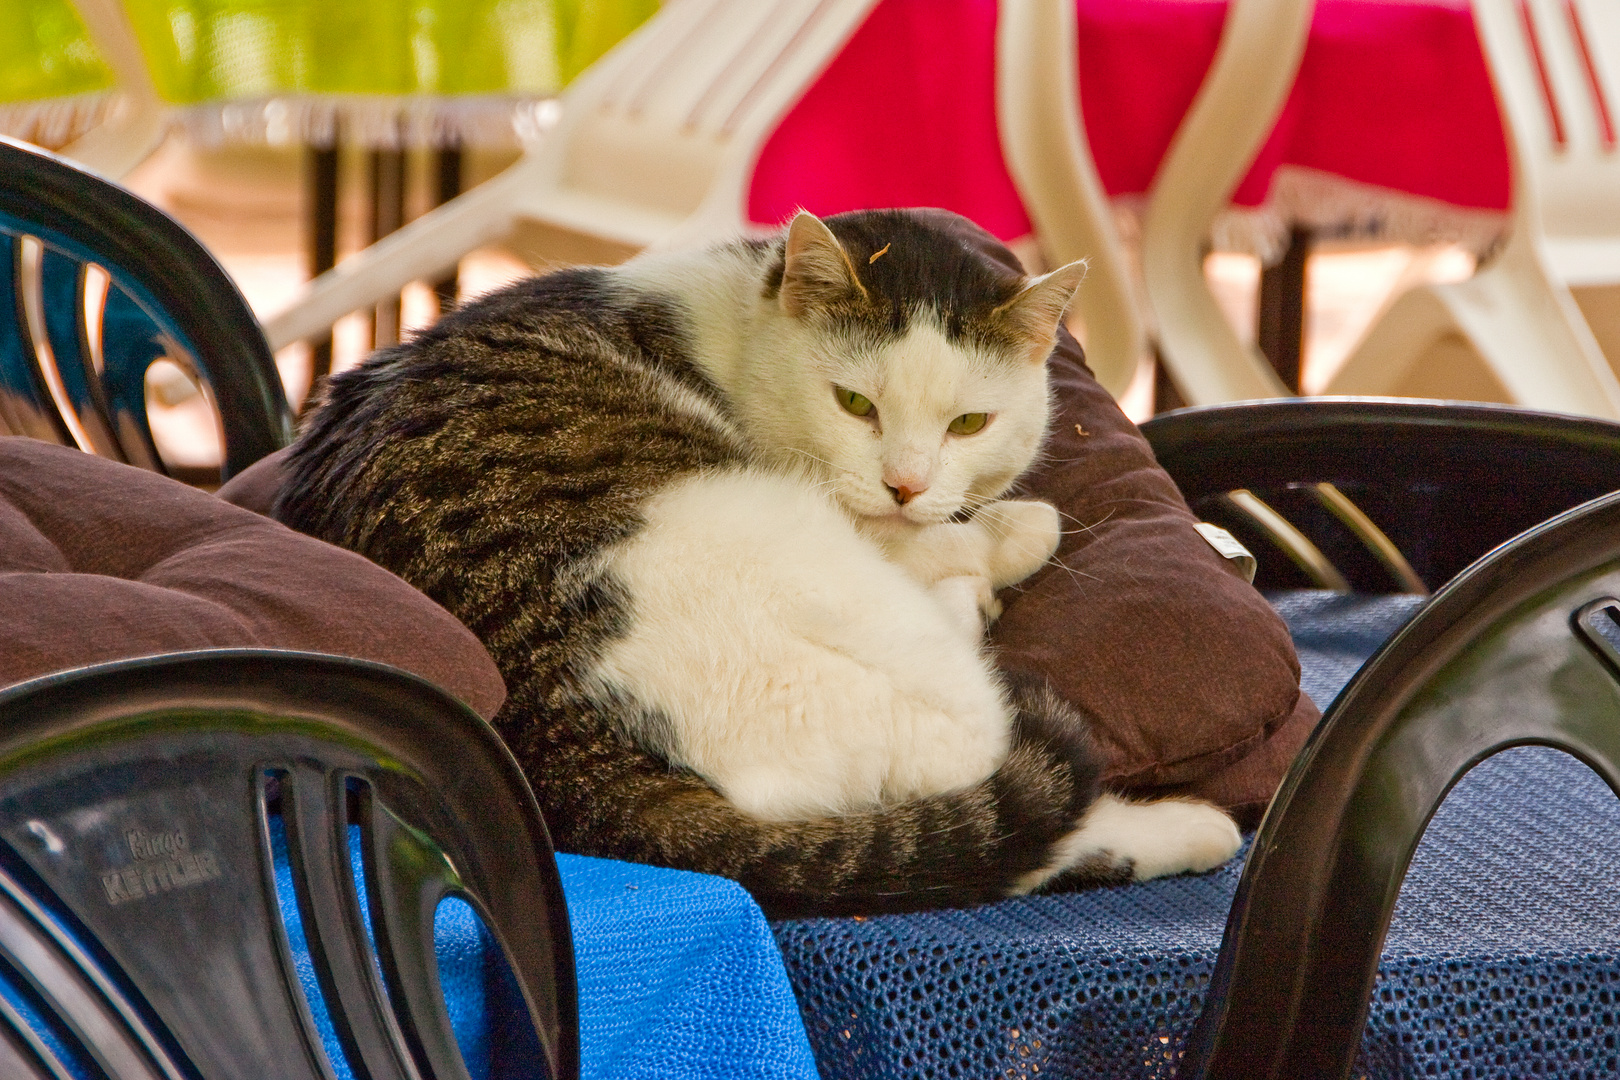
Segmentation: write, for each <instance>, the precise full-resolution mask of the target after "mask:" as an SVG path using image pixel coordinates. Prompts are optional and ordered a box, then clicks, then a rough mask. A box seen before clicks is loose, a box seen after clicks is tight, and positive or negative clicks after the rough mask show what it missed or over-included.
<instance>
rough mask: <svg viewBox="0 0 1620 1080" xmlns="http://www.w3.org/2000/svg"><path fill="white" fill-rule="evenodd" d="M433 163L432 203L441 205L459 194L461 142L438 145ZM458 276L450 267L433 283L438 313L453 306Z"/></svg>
mask: <svg viewBox="0 0 1620 1080" xmlns="http://www.w3.org/2000/svg"><path fill="white" fill-rule="evenodd" d="M434 164H435V165H436V166H437V172H438V186H437V188H436V190H435V191H434V201H433V205H434V206H443V205H444V204H445V203H447V202H449V201H450V200H451V199H453V198H455V197H456V196H457V195H460V194H461V143H460V142H459V141H456V142H447V143H446V144H445V145H444V146H442V147H440V148H439V150H438V151H437V153H436V154H435V155H434ZM459 277H460V275H459V273H458V272H457V271H456V270H454V269H452V270H451V271H450V273H449V274H448V275H447V276H446V277H444V278H443V279H442V280H440V281H436V282H434V283H433V291H434V292H435V293H436V294H438V297H439V314H441V315H443V314H444V313H445V312H447V311H449V310H450V309H451V308H452V307H455V304H456V294H457V292H458V291H459V289H460V284H461V283H460V281H459Z"/></svg>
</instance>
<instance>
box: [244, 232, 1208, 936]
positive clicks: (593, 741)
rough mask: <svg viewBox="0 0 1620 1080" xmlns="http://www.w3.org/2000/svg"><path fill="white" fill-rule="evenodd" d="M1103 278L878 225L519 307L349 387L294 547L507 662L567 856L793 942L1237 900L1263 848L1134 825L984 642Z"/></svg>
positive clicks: (465, 316) (1152, 815) (564, 286)
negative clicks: (1162, 890)
mask: <svg viewBox="0 0 1620 1080" xmlns="http://www.w3.org/2000/svg"><path fill="white" fill-rule="evenodd" d="M1083 273H1084V267H1083V265H1081V264H1074V265H1071V266H1066V267H1063V268H1061V269H1059V270H1056V271H1053V272H1052V273H1050V274H1046V275H1044V276H1041V277H1036V278H1024V277H1020V276H1019V275H1016V274H1013V273H1011V272H1010V271H1008V270H1006V269H1005V268H1003V267H1001V266H998V265H996V264H994V263H992V262H991V261H989V260H988V259H986V258H985V257H984V256H982V255H980V254H978V253H975V252H973V251H972V250H970V249H969V248H968V247H967V246H966V245H964V244H963V243H962V242H961V241H960V240H958V239H957V238H955V237H954V236H952V235H951V234H950V232H949V230H948V229H947V228H946V227H944V226H943V225H942V224H941V222H940V221H939V220H938V219H937V218H935V217H931V216H928V215H925V214H921V213H914V212H905V211H864V212H857V213H852V214H843V215H837V216H833V217H829V218H827V219H826V220H825V221H823V220H821V219H818V218H816V217H815V216H813V215H811V214H809V213H802V212H801V213H800V214H798V215H797V216H796V217H795V218H794V219H793V220H792V222H791V223H790V224H789V225H788V226H787V227H786V228H785V229H784V230H783V231H782V232H781V233H780V234H779V235H777V236H775V237H774V238H770V239H763V240H736V241H731V242H725V243H720V244H717V245H715V246H712V247H709V248H706V249H702V250H697V251H680V252H663V253H656V254H647V255H643V256H640V257H638V258H637V259H634V260H631V261H630V262H629V263H626V264H624V265H623V266H620V267H617V268H574V269H567V270H560V271H555V272H553V273H550V274H547V275H544V276H540V277H536V278H532V279H529V280H525V281H521V282H518V283H516V284H514V285H511V286H509V287H507V288H505V289H503V290H500V291H497V292H495V293H492V294H489V295H487V296H485V297H483V298H481V299H478V300H476V301H473V302H470V303H468V304H466V305H464V306H462V307H460V308H459V309H457V310H455V311H453V312H451V313H449V314H448V315H447V316H445V317H444V318H442V319H441V320H440V321H439V322H438V323H436V324H435V325H433V326H432V327H430V328H428V329H426V330H424V331H422V332H421V333H420V334H418V335H416V336H415V337H414V338H412V339H410V340H408V341H406V342H405V343H402V344H400V345H396V346H393V347H391V348H388V349H384V350H381V351H379V352H377V353H375V354H374V355H373V356H371V357H370V358H368V359H367V360H366V361H365V362H364V363H363V364H362V365H360V366H359V367H357V368H355V369H353V370H351V371H349V372H346V373H343V374H341V375H338V376H335V377H334V378H333V379H331V381H330V383H329V385H328V387H327V389H326V391H325V393H324V398H323V401H322V402H321V404H320V406H319V408H318V409H317V411H316V412H315V413H314V414H313V416H312V417H311V419H310V421H309V422H308V424H307V425H306V427H305V429H304V431H303V432H302V434H301V435H300V437H299V439H298V440H297V442H296V443H295V445H294V448H293V450H292V452H291V454H290V456H289V459H288V464H287V473H286V477H287V478H286V480H285V482H284V484H283V487H282V489H281V492H280V495H279V497H278V500H277V503H276V508H275V513H276V515H277V516H278V517H279V518H281V519H282V520H283V521H285V522H286V523H288V524H290V525H292V526H294V527H296V528H299V529H301V530H303V531H305V532H308V533H311V534H313V535H315V536H319V537H322V538H324V539H326V540H329V541H332V542H334V543H337V544H340V545H342V546H345V547H349V548H352V549H354V550H356V551H358V552H360V553H362V554H364V555H366V556H368V557H369V558H371V559H372V560H373V561H375V562H378V563H380V564H381V565H383V566H385V567H387V568H388V569H390V570H393V571H394V572H395V573H397V574H399V575H400V576H402V577H403V578H405V580H407V581H409V582H411V583H412V584H414V585H415V586H417V587H418V588H420V589H421V590H422V591H424V592H426V593H427V594H428V595H429V596H431V597H433V598H434V599H435V600H437V601H438V602H439V603H440V604H442V605H444V606H445V607H446V608H448V609H449V610H450V611H451V612H452V613H453V614H455V615H456V616H457V617H458V618H460V619H461V620H462V621H463V622H464V623H465V624H466V625H467V626H468V627H469V628H470V629H471V630H472V631H473V632H474V633H475V634H476V635H477V636H478V637H479V638H480V639H481V640H482V641H483V642H484V644H485V646H486V647H487V648H488V649H489V651H490V653H491V655H492V656H493V657H494V658H495V661H496V663H497V665H498V666H499V667H500V669H501V672H502V675H503V676H504V678H505V680H506V683H507V687H508V691H509V697H508V699H507V702H506V704H505V705H504V707H503V708H502V710H501V712H500V713H499V714H498V715H497V716H496V718H495V726H496V728H497V730H498V731H499V732H500V733H501V735H502V736H503V737H504V738H505V739H506V741H507V743H508V745H509V746H510V747H511V749H512V751H513V753H514V754H515V755H516V757H517V759H518V761H519V763H520V764H521V765H522V767H523V769H524V771H525V773H526V774H527V775H528V776H529V778H530V780H531V782H532V784H533V786H534V789H535V794H536V796H537V798H538V801H539V803H540V806H541V809H542V811H543V813H544V816H545V819H546V822H547V825H548V827H549V828H550V830H551V832H552V836H553V838H554V840H555V842H556V844H557V847H558V848H559V849H560V850H563V851H572V852H577V853H583V854H591V855H601V856H608V857H617V858H625V859H631V860H637V861H643V862H650V863H656V864H660V865H665V866H673V867H678V868H684V869H690V870H698V871H706V872H709V873H715V874H721V875H725V876H728V877H732V878H734V879H736V880H738V881H740V882H741V883H742V884H743V885H744V886H745V887H746V888H748V889H749V890H750V892H751V893H752V894H753V895H754V897H755V899H756V900H758V901H759V903H760V904H761V906H762V907H764V909H765V910H766V912H767V914H769V915H772V916H774V917H782V916H798V915H826V914H850V913H877V912H889V911H905V910H914V909H919V908H928V907H942V906H962V905H968V904H975V903H980V902H985V901H989V900H995V899H1000V898H1002V897H1006V896H1011V895H1017V894H1020V893H1026V892H1029V891H1032V890H1035V889H1048V890H1050V889H1057V888H1069V887H1078V886H1081V885H1087V884H1097V883H1111V882H1122V881H1128V880H1133V879H1143V878H1148V877H1153V876H1158V875H1161V874H1170V873H1178V872H1182V871H1187V870H1204V869H1208V868H1211V867H1213V866H1216V865H1219V864H1220V863H1222V862H1225V861H1226V860H1227V859H1228V858H1230V857H1231V855H1232V854H1233V853H1234V852H1235V851H1236V850H1237V847H1238V843H1239V837H1238V833H1237V830H1236V827H1235V826H1234V825H1233V823H1232V822H1231V820H1230V819H1229V818H1227V817H1226V816H1225V815H1224V814H1223V813H1222V812H1221V811H1219V810H1218V809H1216V808H1215V807H1212V806H1209V805H1207V804H1202V803H1195V802H1190V801H1175V800H1168V801H1161V802H1156V803H1133V802H1129V801H1127V800H1124V799H1122V798H1119V797H1117V796H1115V795H1112V794H1109V793H1106V792H1104V791H1102V790H1101V789H1100V786H1099V783H1098V774H1099V766H1098V763H1097V760H1096V759H1095V756H1094V752H1093V750H1092V748H1091V745H1090V742H1089V737H1088V735H1087V724H1086V720H1085V719H1084V718H1083V717H1082V716H1080V715H1078V714H1077V712H1076V711H1075V710H1074V709H1072V708H1071V707H1070V706H1068V705H1067V704H1065V703H1064V702H1063V701H1062V700H1060V699H1059V698H1058V697H1057V696H1056V695H1055V694H1053V693H1052V692H1051V691H1050V689H1049V688H1047V687H1046V686H1045V685H1044V684H1043V683H1041V682H1040V681H1039V680H1033V679H1027V678H1023V679H1020V678H1013V677H1008V676H1003V675H1000V674H998V673H997V671H996V670H995V667H994V665H993V663H992V658H991V657H990V655H989V654H988V652H987V651H986V649H985V647H984V644H983V640H982V639H983V634H984V626H985V620H986V619H989V618H993V617H994V616H995V614H996V612H997V610H998V609H997V607H996V602H995V599H994V593H995V590H997V589H999V588H1002V587H1004V586H1006V585H1009V584H1012V583H1014V582H1016V581H1018V580H1021V579H1022V578H1023V577H1025V576H1027V575H1028V574H1030V573H1032V572H1033V571H1034V570H1035V569H1036V568H1038V567H1039V566H1040V565H1042V564H1043V563H1044V562H1045V561H1046V560H1047V559H1048V558H1049V557H1050V556H1051V554H1052V552H1053V550H1054V549H1055V548H1056V546H1057V542H1058V539H1059V531H1058V530H1059V515H1058V513H1057V511H1056V510H1055V509H1054V508H1053V507H1051V506H1049V505H1047V504H1045V503H1040V502H1035V501H1028V500H1013V499H1007V498H1005V497H1004V496H1005V495H1006V494H1007V492H1008V491H1009V490H1010V489H1011V488H1012V486H1013V485H1014V483H1015V481H1016V479H1017V477H1018V476H1019V474H1021V473H1022V472H1024V471H1025V470H1026V468H1027V467H1028V466H1029V465H1030V464H1031V462H1032V461H1034V460H1035V458H1036V456H1037V454H1038V453H1039V450H1040V446H1041V443H1042V440H1043V438H1044V436H1045V432H1046V427H1047V423H1048V416H1049V412H1050V405H1049V400H1048V391H1047V385H1046V372H1045V360H1046V358H1047V356H1048V355H1049V354H1050V352H1051V350H1052V347H1053V343H1054V340H1055V334H1056V330H1057V326H1058V324H1059V320H1060V319H1061V317H1062V314H1063V311H1064V309H1065V307H1066V306H1067V305H1068V303H1069V301H1070V299H1071V298H1072V296H1073V293H1074V291H1075V289H1076V288H1077V286H1078V285H1079V282H1080V278H1081V277H1082V275H1083ZM1075 647H1076V648H1080V647H1083V646H1082V644H1081V643H1078V642H1077V643H1076V646H1075Z"/></svg>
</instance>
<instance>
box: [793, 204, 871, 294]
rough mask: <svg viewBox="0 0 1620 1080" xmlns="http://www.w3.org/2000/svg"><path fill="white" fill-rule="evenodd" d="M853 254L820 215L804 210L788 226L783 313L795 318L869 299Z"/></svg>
mask: <svg viewBox="0 0 1620 1080" xmlns="http://www.w3.org/2000/svg"><path fill="white" fill-rule="evenodd" d="M866 295H867V293H866V286H864V285H862V284H861V279H860V278H859V277H858V276H857V275H856V273H855V264H854V263H853V262H851V261H850V259H849V252H847V251H845V250H844V246H843V245H842V244H840V243H839V242H838V237H836V236H834V235H833V233H832V230H831V229H829V228H827V226H826V225H825V224H824V223H823V222H822V220H821V219H820V218H818V217H816V215H814V214H812V213H809V212H808V211H805V210H801V211H799V213H798V215H797V216H796V217H794V219H793V222H792V224H790V225H789V226H788V231H787V247H786V250H785V252H784V255H783V264H782V287H781V289H780V290H779V292H778V294H777V296H778V299H779V300H780V302H781V304H782V310H783V311H785V312H787V313H788V314H789V315H792V316H794V317H795V318H802V317H803V316H804V315H805V314H806V313H807V312H810V311H814V310H815V309H816V308H820V307H825V306H827V305H829V304H832V303H836V302H838V301H840V300H846V299H848V298H850V297H851V296H860V297H865V296H866Z"/></svg>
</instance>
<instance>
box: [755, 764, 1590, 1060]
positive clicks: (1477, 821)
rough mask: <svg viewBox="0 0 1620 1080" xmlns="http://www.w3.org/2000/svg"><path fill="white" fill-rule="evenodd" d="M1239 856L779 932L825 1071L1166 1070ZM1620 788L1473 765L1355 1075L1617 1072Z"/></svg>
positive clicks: (1427, 854)
mask: <svg viewBox="0 0 1620 1080" xmlns="http://www.w3.org/2000/svg"><path fill="white" fill-rule="evenodd" d="M1244 854H1246V851H1245V852H1244V853H1243V854H1240V856H1239V858H1238V859H1236V860H1234V861H1233V862H1232V863H1231V864H1229V865H1228V866H1226V867H1224V868H1222V869H1220V870H1218V871H1216V872H1214V873H1212V874H1207V875H1203V876H1199V877H1182V878H1173V879H1170V880H1167V881H1156V882H1147V883H1144V884H1141V885H1132V886H1126V887H1123V888H1117V889H1102V890H1098V891H1095V892H1089V893H1079V894H1075V895H1071V896H1059V897H1037V898H1031V899H1020V900H1012V901H1006V902H1003V903H1000V904H994V905H990V906H987V907H983V908H978V909H974V910H970V911H949V912H933V913H928V914H922V915H910V916H903V917H883V918H872V919H865V920H855V919H826V920H805V921H800V922H784V923H780V924H778V925H777V927H776V933H777V940H778V941H779V942H780V943H781V945H782V949H783V953H784V955H785V956H786V959H787V964H788V972H789V974H790V975H791V976H792V978H793V982H794V988H795V989H796V990H797V991H798V994H799V999H800V1002H801V1004H802V1006H803V1009H804V1014H805V1019H806V1026H807V1027H808V1029H809V1033H810V1041H811V1044H812V1045H813V1046H814V1047H815V1050H816V1058H817V1061H818V1062H819V1064H820V1066H821V1070H822V1076H823V1078H824V1080H838V1078H845V1077H847V1078H855V1077H862V1078H877V1077H983V1078H986V1080H988V1078H991V1077H996V1078H1005V1077H1008V1076H1016V1077H1025V1076H1028V1077H1037V1076H1057V1077H1086V1078H1088V1080H1091V1078H1094V1080H1107V1078H1111V1077H1168V1076H1170V1075H1171V1074H1172V1070H1173V1066H1174V1063H1175V1060H1176V1055H1177V1053H1178V1052H1179V1050H1180V1049H1181V1047H1182V1046H1183V1044H1184V1042H1185V1040H1186V1037H1187V1034H1188V1032H1189V1031H1190V1030H1191V1027H1192V1023H1193V1021H1194V1019H1195V1018H1196V1017H1197V1015H1198V1010H1199V1009H1200V1008H1201V1007H1202V1006H1203V1000H1204V991H1205V986H1206V984H1207V982H1208V978H1209V973H1210V972H1211V971H1212V970H1213V968H1214V964H1215V955H1216V953H1217V951H1218V950H1219V949H1220V941H1221V931H1222V928H1223V926H1224V924H1225V920H1226V910H1227V908H1228V907H1229V906H1230V904H1231V900H1232V895H1233V892H1234V891H1235V889H1236V886H1237V879H1238V873H1239V870H1240V868H1241V865H1242V858H1243V855H1244ZM1616 881H1620V801H1617V800H1616V799H1615V797H1614V796H1613V795H1612V794H1610V793H1609V791H1608V788H1607V787H1605V786H1604V785H1603V783H1602V781H1600V780H1599V779H1598V778H1597V777H1596V776H1595V775H1594V774H1593V773H1592V772H1591V771H1590V770H1588V769H1587V768H1586V767H1585V766H1584V765H1582V764H1580V763H1579V762H1577V761H1575V760H1574V759H1573V758H1569V757H1567V756H1565V755H1563V754H1560V753H1558V752H1556V751H1552V750H1546V749H1543V748H1524V749H1519V750H1512V751H1508V752H1507V753H1505V754H1502V755H1499V756H1498V757H1496V758H1493V759H1491V760H1489V761H1487V762H1485V763H1484V764H1482V765H1480V766H1479V767H1478V768H1476V769H1475V770H1474V771H1473V772H1472V773H1471V774H1469V776H1467V777H1466V778H1464V780H1463V781H1462V783H1461V784H1459V785H1458V786H1457V788H1456V789H1454V790H1453V792H1452V794H1451V796H1450V797H1449V798H1448V799H1447V800H1446V802H1445V803H1444V804H1443V805H1442V807H1441V809H1440V812H1439V813H1438V814H1437V815H1436V816H1435V819H1434V821H1433V822H1432V823H1431V824H1430V826H1429V830H1428V832H1427V833H1426V834H1425V836H1424V840H1423V843H1422V845H1421V846H1420V847H1419V849H1418V853H1417V856H1416V858H1415V859H1414V862H1413V865H1412V870H1411V873H1410V874H1409V876H1408V878H1407V882H1406V886H1405V887H1404V889H1403V890H1402V892H1401V898H1400V902H1399V904H1398V905H1397V908H1396V914H1395V920H1394V923H1393V925H1392V926H1391V928H1390V933H1389V938H1388V941H1387V943H1386V946H1385V950H1384V960H1383V967H1382V973H1381V975H1380V978H1379V982H1378V986H1377V990H1376V992H1375V994H1374V998H1373V1004H1372V1015H1371V1018H1370V1020H1369V1023H1368V1032H1367V1038H1366V1042H1365V1046H1366V1050H1365V1052H1364V1060H1363V1061H1362V1062H1361V1064H1360V1067H1358V1069H1357V1071H1356V1075H1357V1076H1360V1075H1364V1074H1365V1075H1367V1076H1369V1077H1372V1078H1374V1080H1376V1078H1379V1077H1391V1078H1393V1077H1412V1076H1447V1077H1461V1078H1469V1077H1530V1076H1556V1077H1586V1076H1590V1077H1598V1076H1603V1077H1612V1076H1614V1075H1616V1073H1620V1052H1617V1050H1616V1048H1615V1043H1616V1037H1617V1035H1620V1022H1617V1015H1620V1004H1617V1000H1620V891H1617V890H1616V889H1615V888H1614V883H1615V882H1616Z"/></svg>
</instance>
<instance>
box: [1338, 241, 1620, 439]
mask: <svg viewBox="0 0 1620 1080" xmlns="http://www.w3.org/2000/svg"><path fill="white" fill-rule="evenodd" d="M1447 333H1456V334H1459V335H1460V336H1462V337H1463V338H1464V339H1465V340H1466V341H1467V342H1468V343H1469V344H1470V345H1471V346H1472V347H1473V348H1474V350H1475V351H1476V352H1477V353H1478V354H1479V356H1480V358H1481V359H1482V360H1483V361H1484V363H1485V366H1486V367H1487V368H1489V370H1490V371H1491V373H1492V375H1494V376H1495V377H1496V379H1497V380H1499V381H1500V382H1501V384H1502V386H1503V388H1504V389H1505V390H1506V391H1507V394H1508V397H1509V398H1510V400H1511V403H1513V404H1517V405H1525V406H1529V407H1531V408H1537V409H1545V410H1548V411H1552V412H1565V413H1575V414H1578V415H1586V416H1602V417H1606V418H1609V419H1620V381H1617V380H1616V379H1615V376H1614V372H1613V371H1612V370H1611V369H1610V368H1609V364H1608V361H1607V360H1605V359H1604V357H1603V352H1602V350H1601V349H1600V348H1599V347H1598V344H1597V339H1596V338H1594V337H1593V336H1592V332H1591V330H1590V329H1589V328H1588V327H1587V326H1586V323H1585V321H1584V320H1583V319H1582V317H1581V315H1580V310H1579V309H1578V308H1577V307H1576V306H1575V301H1574V298H1573V297H1571V296H1570V295H1569V293H1568V290H1567V289H1565V288H1563V287H1562V286H1559V285H1555V284H1553V282H1551V281H1550V280H1549V279H1548V277H1547V275H1546V274H1545V273H1544V272H1542V270H1541V267H1540V265H1539V264H1538V263H1537V261H1536V260H1535V259H1534V258H1533V256H1531V255H1530V254H1529V253H1528V252H1525V251H1523V250H1520V249H1510V250H1509V251H1508V252H1504V253H1503V256H1502V258H1501V259H1500V260H1499V261H1498V262H1497V263H1496V264H1494V265H1493V266H1491V267H1489V268H1488V269H1486V270H1483V271H1481V272H1480V273H1478V274H1476V275H1475V276H1474V277H1472V278H1470V279H1469V280H1467V281H1462V282H1457V283H1456V284H1451V285H1429V286H1420V287H1418V288H1416V289H1412V290H1410V291H1408V292H1407V293H1405V294H1404V295H1402V296H1401V297H1400V299H1398V300H1397V301H1396V302H1395V304H1394V305H1393V306H1392V307H1391V308H1390V309H1389V311H1388V312H1387V313H1386V314H1385V315H1384V316H1383V317H1382V318H1380V319H1379V320H1378V322H1377V323H1376V324H1375V325H1374V327H1373V329H1372V331H1371V332H1370V333H1369V334H1368V335H1367V337H1366V338H1365V339H1364V340H1363V341H1362V343H1361V344H1360V345H1359V346H1357V348H1356V350H1355V352H1354V353H1353V354H1352V356H1351V357H1350V359H1349V361H1347V362H1346V364H1345V366H1344V368H1343V369H1342V370H1341V371H1340V372H1339V374H1338V375H1336V376H1335V377H1334V379H1333V380H1332V381H1331V382H1330V383H1329V385H1328V387H1327V393H1330V394H1380V393H1383V394H1387V393H1391V392H1393V391H1395V390H1397V389H1398V387H1399V386H1400V384H1401V382H1402V381H1403V380H1404V379H1405V377H1406V376H1407V375H1408V374H1409V373H1410V372H1411V370H1412V367H1413V365H1414V364H1415V363H1417V362H1418V361H1419V359H1420V358H1421V356H1422V354H1423V353H1424V352H1425V351H1426V350H1427V349H1428V348H1429V347H1430V346H1432V345H1433V344H1435V342H1437V341H1438V340H1439V339H1440V338H1441V337H1442V336H1443V335H1445V334H1447Z"/></svg>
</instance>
